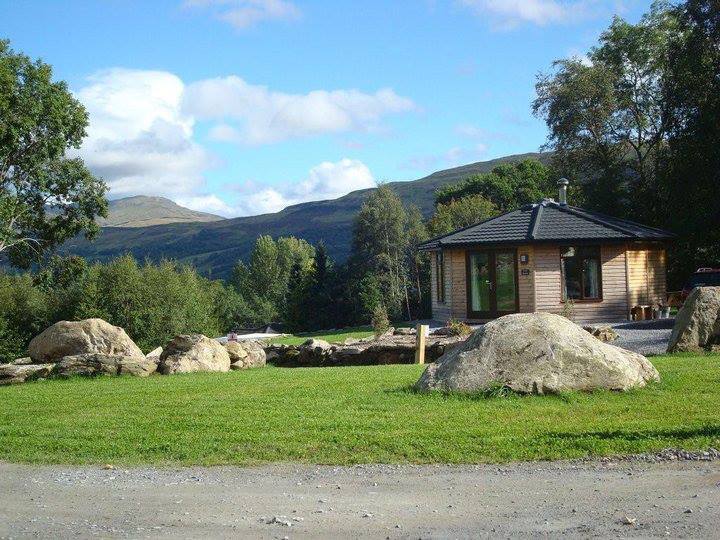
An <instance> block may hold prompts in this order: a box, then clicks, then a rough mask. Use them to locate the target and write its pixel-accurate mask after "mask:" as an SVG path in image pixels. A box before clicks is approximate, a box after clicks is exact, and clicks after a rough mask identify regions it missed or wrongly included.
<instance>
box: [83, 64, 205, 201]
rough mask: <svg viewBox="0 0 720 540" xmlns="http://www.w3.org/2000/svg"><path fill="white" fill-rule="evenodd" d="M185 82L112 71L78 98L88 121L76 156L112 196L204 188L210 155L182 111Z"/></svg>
mask: <svg viewBox="0 0 720 540" xmlns="http://www.w3.org/2000/svg"><path fill="white" fill-rule="evenodd" d="M183 92H184V84H183V82H182V81H181V80H180V79H179V78H178V77H176V76H175V75H173V74H171V73H167V72H163V71H140V70H128V69H110V70H105V71H101V72H99V73H96V74H95V75H93V76H91V77H89V78H88V84H87V85H86V86H84V87H83V88H81V89H80V90H79V91H78V92H77V97H78V98H79V99H80V101H82V103H83V104H84V105H85V107H86V108H87V110H88V113H89V115H90V125H89V127H88V137H87V138H86V139H85V141H84V142H83V145H82V148H81V149H80V151H79V154H80V155H81V156H82V157H83V159H84V160H85V162H86V163H87V165H88V166H89V167H90V169H91V170H93V172H94V173H95V174H98V175H99V176H102V177H103V178H104V179H105V181H106V182H107V183H108V185H109V187H110V192H111V195H113V196H125V195H135V194H139V193H142V194H151V195H169V194H172V195H183V194H190V193H194V192H196V191H197V190H198V189H199V188H201V187H202V185H203V177H202V173H203V171H204V170H205V169H207V168H208V167H209V165H210V164H211V158H210V156H209V154H208V153H207V152H206V151H205V150H204V149H203V148H202V147H201V146H200V145H198V144H197V143H195V142H194V141H193V140H192V134H193V124H194V120H193V118H192V117H191V116H188V115H187V114H185V113H183V112H182V110H181V104H182V96H183Z"/></svg>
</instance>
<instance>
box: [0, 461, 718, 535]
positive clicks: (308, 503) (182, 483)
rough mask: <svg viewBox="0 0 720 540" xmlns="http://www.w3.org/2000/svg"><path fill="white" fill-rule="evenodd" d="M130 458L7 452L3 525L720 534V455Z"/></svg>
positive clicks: (194, 530)
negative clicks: (156, 462) (85, 463)
mask: <svg viewBox="0 0 720 540" xmlns="http://www.w3.org/2000/svg"><path fill="white" fill-rule="evenodd" d="M652 460H654V461H657V462H644V461H636V460H631V461H624V460H617V461H615V460H606V461H588V462H555V463H521V464H513V465H509V466H502V467H498V466H491V465H482V466H446V465H443V466H407V465H402V466H388V465H371V466H355V467H317V466H292V465H280V466H271V467H258V468H235V467H214V468H187V469H156V468H132V469H127V470H126V469H112V470H105V469H103V468H101V467H60V466H31V465H15V464H6V463H5V464H3V463H0V538H30V537H32V538H36V537H42V538H68V537H72V538H87V537H103V538H231V537H234V538H242V537H244V538H285V537H287V538H345V537H353V538H391V539H395V538H477V537H495V536H503V537H508V536H522V537H528V536H529V537H535V536H558V535H561V534H562V535H564V536H566V537H590V536H603V537H606V536H613V537H618V536H624V537H653V536H671V537H693V538H711V537H717V536H718V534H720V530H719V529H718V527H719V526H718V524H720V461H718V460H714V461H712V460H711V461H689V460H673V461H666V460H661V459H657V458H652Z"/></svg>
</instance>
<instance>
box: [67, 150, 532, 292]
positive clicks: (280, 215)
mask: <svg viewBox="0 0 720 540" xmlns="http://www.w3.org/2000/svg"><path fill="white" fill-rule="evenodd" d="M529 158H535V159H541V160H544V159H545V158H546V155H545V154H540V153H527V154H518V155H513V156H507V157H502V158H498V159H493V160H490V161H481V162H477V163H471V164H469V165H462V166H460V167H454V168H452V169H446V170H441V171H437V172H434V173H432V174H430V175H428V176H426V177H424V178H420V179H418V180H412V181H405V182H391V183H389V185H390V186H391V187H392V188H393V189H394V190H395V191H396V192H397V193H398V195H399V196H400V197H401V199H402V200H403V202H404V203H405V204H414V205H416V206H417V207H418V208H419V209H420V210H421V212H422V213H423V215H424V216H426V217H429V216H430V215H431V214H432V212H433V205H434V196H435V190H436V189H438V188H439V187H441V186H444V185H447V184H452V183H456V182H459V181H460V180H462V179H464V178H466V177H467V176H470V175H473V174H479V173H485V172H488V171H490V170H491V169H492V168H493V167H496V166H497V165H500V164H501V163H507V162H514V161H521V160H523V159H529ZM371 190H372V189H362V190H357V191H353V192H351V193H348V194H347V195H344V196H343V197H340V198H338V199H333V200H326V201H312V202H306V203H301V204H296V205H293V206H289V207H287V208H285V209H283V210H281V211H280V212H276V213H272V214H262V215H258V216H248V217H238V218H232V219H222V218H220V217H219V216H213V215H211V214H203V213H201V212H194V211H192V210H188V209H184V208H182V207H180V206H177V205H175V204H174V203H172V202H171V201H168V200H167V199H162V198H158V197H131V198H128V199H122V200H120V201H116V202H115V207H116V208H118V209H119V208H123V209H124V210H123V212H121V213H118V214H117V215H115V216H113V212H112V210H111V212H110V216H111V217H110V218H109V221H108V222H107V223H106V225H107V226H104V227H103V228H102V230H101V233H100V235H99V236H98V237H97V238H96V239H95V240H94V241H93V242H89V241H87V240H85V239H84V238H76V239H74V240H72V241H70V242H67V243H66V244H65V245H64V246H63V247H62V249H61V252H62V253H64V254H75V255H80V256H82V257H85V258H86V259H88V260H92V261H106V260H109V259H112V258H114V257H116V256H118V255H122V254H125V253H130V254H132V255H133V256H135V258H137V259H139V260H144V259H150V260H155V261H157V260H161V259H163V258H167V259H175V260H177V261H179V262H183V263H189V264H192V265H194V266H195V267H196V268H197V269H198V270H199V271H201V272H203V273H204V274H205V275H209V276H211V277H215V278H223V277H227V276H228V275H229V274H230V272H231V271H232V268H233V266H234V265H235V263H236V262H237V260H238V259H245V258H246V257H247V256H248V254H249V253H250V251H251V250H252V247H253V244H254V243H255V239H256V238H257V237H258V236H259V235H262V234H268V235H270V236H272V237H274V238H277V237H279V236H295V237H298V238H304V239H305V240H307V241H308V242H310V243H313V244H315V243H317V242H319V241H320V240H323V241H324V242H325V244H326V245H327V247H328V252H329V254H330V255H331V256H332V257H333V258H334V259H335V260H337V261H344V260H345V259H346V258H347V256H348V254H349V252H350V242H351V236H352V224H353V219H354V217H355V214H356V213H357V212H358V210H359V209H360V206H361V205H362V203H363V201H364V200H365V198H366V197H367V195H368V194H369V193H370V191H371ZM166 202H169V203H170V204H171V205H174V206H168V205H167V204H166ZM134 204H139V205H141V206H142V210H141V211H138V212H136V211H135V208H134ZM154 204H157V205H158V207H162V208H163V210H162V211H160V210H158V211H155V210H153V209H152V208H153V205H154ZM178 209H181V210H183V211H184V212H180V210H178ZM141 215H144V216H146V219H147V220H148V221H146V222H143V219H142V218H141ZM171 215H176V216H184V217H183V220H182V222H173V223H171V222H169V221H170V217H169V216H171ZM118 216H124V217H122V218H119V217H118ZM123 220H124V224H123ZM156 221H157V223H155V222H156ZM110 225H112V226H110Z"/></svg>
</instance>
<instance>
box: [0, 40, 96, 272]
mask: <svg viewBox="0 0 720 540" xmlns="http://www.w3.org/2000/svg"><path fill="white" fill-rule="evenodd" d="M87 124H88V116H87V112H86V111H85V109H84V108H83V106H82V105H81V104H80V102H79V101H77V100H76V99H75V98H74V97H73V95H72V94H71V93H70V91H69V90H68V88H67V85H66V84H65V83H64V82H55V81H53V80H52V69H51V67H50V66H49V65H47V64H45V63H43V62H41V61H40V60H37V61H34V62H33V61H31V60H30V58H28V57H27V56H25V55H23V54H18V53H15V52H14V51H13V50H12V49H11V48H10V44H9V42H7V41H2V40H0V253H2V254H4V255H6V256H7V257H9V259H10V261H11V262H12V263H14V264H16V265H18V266H27V265H29V264H30V263H31V262H33V261H37V260H39V259H40V257H41V255H42V253H43V252H44V251H45V250H47V249H50V248H53V247H55V246H57V245H59V244H61V243H62V242H64V241H65V240H67V239H69V238H72V237H73V236H75V235H77V234H78V233H80V232H82V231H85V233H86V235H87V236H90V237H91V236H93V235H95V234H96V233H97V231H98V228H97V225H96V224H95V217H96V216H103V217H104V216H106V213H107V201H106V200H105V191H106V187H105V184H104V183H103V182H102V180H100V179H98V178H96V177H94V176H93V175H92V174H91V173H90V171H89V170H88V169H87V168H86V167H85V166H84V165H83V162H82V160H80V159H79V158H70V157H67V156H66V152H67V151H68V150H71V149H76V148H79V147H80V143H81V142H82V139H83V137H85V128H86V127H87Z"/></svg>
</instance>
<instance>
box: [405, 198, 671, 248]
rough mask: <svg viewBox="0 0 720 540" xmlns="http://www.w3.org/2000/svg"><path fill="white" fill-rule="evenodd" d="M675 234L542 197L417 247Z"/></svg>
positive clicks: (613, 239) (658, 237)
mask: <svg viewBox="0 0 720 540" xmlns="http://www.w3.org/2000/svg"><path fill="white" fill-rule="evenodd" d="M674 237H675V235H674V234H673V233H671V232H668V231H663V230H661V229H655V228H652V227H646V226H645V225H640V224H639V223H635V222H633V221H627V220H625V219H618V218H614V217H610V216H606V215H604V214H599V213H597V212H591V211H589V210H583V209H582V208H576V207H574V206H568V205H565V204H560V203H557V202H555V201H554V200H552V199H543V200H542V201H541V202H539V203H535V204H528V205H526V206H523V207H522V208H520V209H519V210H514V211H512V212H508V213H506V214H502V215H500V216H497V217H494V218H491V219H488V220H486V221H483V222H481V223H477V224H476V225H471V226H470V227H465V228H464V229H460V230H458V231H454V232H451V233H449V234H446V235H443V236H438V237H437V238H433V239H431V240H428V241H427V242H425V243H423V244H421V245H420V247H419V249H421V250H423V251H429V250H434V249H439V248H443V247H453V246H469V245H477V244H521V243H522V244H525V243H534V242H568V241H607V242H618V241H620V242H621V241H628V240H630V241H632V240H659V241H661V240H669V239H671V238H674Z"/></svg>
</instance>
